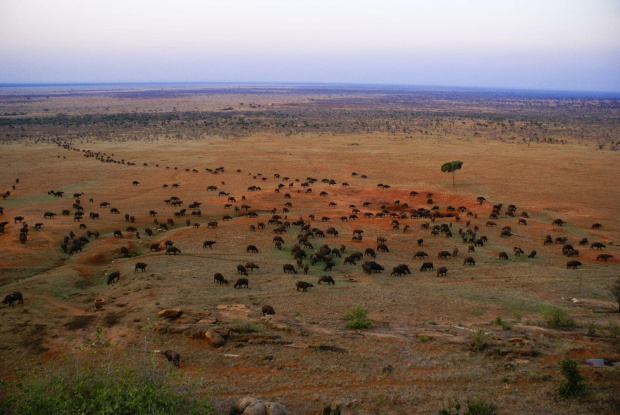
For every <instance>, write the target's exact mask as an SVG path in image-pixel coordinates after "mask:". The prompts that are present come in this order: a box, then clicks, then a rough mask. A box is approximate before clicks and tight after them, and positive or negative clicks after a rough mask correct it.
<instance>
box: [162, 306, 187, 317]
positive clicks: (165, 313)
mask: <svg viewBox="0 0 620 415" xmlns="http://www.w3.org/2000/svg"><path fill="white" fill-rule="evenodd" d="M181 314H183V311H181V309H180V308H169V309H167V310H161V311H160V312H159V313H157V316H158V317H163V318H176V317H179V316H180V315H181Z"/></svg>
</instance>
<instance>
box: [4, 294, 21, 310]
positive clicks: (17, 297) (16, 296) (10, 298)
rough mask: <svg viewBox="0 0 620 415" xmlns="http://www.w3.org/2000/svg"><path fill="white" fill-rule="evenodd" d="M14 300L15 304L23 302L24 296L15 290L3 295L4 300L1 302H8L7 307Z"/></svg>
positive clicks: (11, 304) (10, 305)
mask: <svg viewBox="0 0 620 415" xmlns="http://www.w3.org/2000/svg"><path fill="white" fill-rule="evenodd" d="M15 301H17V304H24V297H23V296H22V293H21V292H19V291H15V292H13V293H11V294H9V295H7V296H6V297H4V300H2V304H8V305H9V307H12V306H13V303H14V302H15Z"/></svg>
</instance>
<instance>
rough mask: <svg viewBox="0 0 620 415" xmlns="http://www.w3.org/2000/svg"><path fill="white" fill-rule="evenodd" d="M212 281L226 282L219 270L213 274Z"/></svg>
mask: <svg viewBox="0 0 620 415" xmlns="http://www.w3.org/2000/svg"><path fill="white" fill-rule="evenodd" d="M213 281H214V282H217V283H218V284H228V280H227V279H226V278H224V276H223V275H222V274H220V273H219V272H217V273H216V274H215V275H214V276H213Z"/></svg>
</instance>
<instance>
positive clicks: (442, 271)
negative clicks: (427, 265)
mask: <svg viewBox="0 0 620 415" xmlns="http://www.w3.org/2000/svg"><path fill="white" fill-rule="evenodd" d="M447 275H448V268H446V267H440V268H438V269H437V276H438V277H441V276H444V277H445V276H447Z"/></svg>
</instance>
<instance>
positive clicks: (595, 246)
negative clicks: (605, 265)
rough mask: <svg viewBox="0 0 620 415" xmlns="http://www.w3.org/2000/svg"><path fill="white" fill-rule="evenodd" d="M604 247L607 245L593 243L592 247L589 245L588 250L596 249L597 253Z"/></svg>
mask: <svg viewBox="0 0 620 415" xmlns="http://www.w3.org/2000/svg"><path fill="white" fill-rule="evenodd" d="M606 247H607V245H605V244H604V243H602V242H594V243H593V244H592V245H590V249H593V248H596V250H597V251H600V250H601V249H602V248H606Z"/></svg>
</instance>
